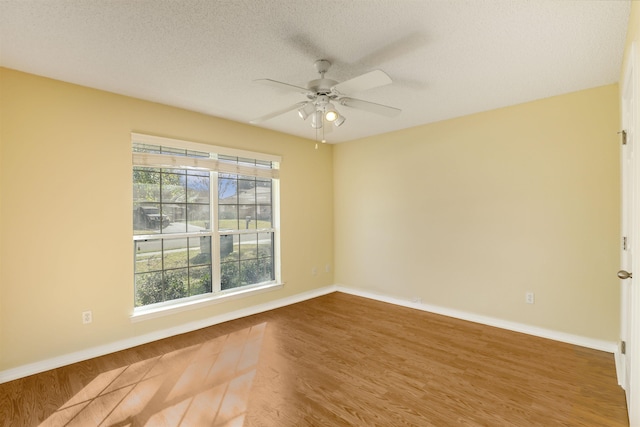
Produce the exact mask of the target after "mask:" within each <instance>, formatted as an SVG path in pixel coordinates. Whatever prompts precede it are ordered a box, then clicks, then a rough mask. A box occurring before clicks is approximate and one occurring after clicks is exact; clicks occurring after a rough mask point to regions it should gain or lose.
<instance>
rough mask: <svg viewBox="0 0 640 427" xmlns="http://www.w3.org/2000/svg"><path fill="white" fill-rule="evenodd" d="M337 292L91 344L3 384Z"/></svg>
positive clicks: (0, 377) (25, 368) (21, 370)
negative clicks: (107, 342)
mask: <svg viewBox="0 0 640 427" xmlns="http://www.w3.org/2000/svg"><path fill="white" fill-rule="evenodd" d="M335 291H336V287H335V286H326V287H323V288H319V289H314V290H311V291H308V292H303V293H300V294H296V295H292V296H290V297H286V298H281V299H277V300H275V301H270V302H267V303H264V304H259V305H255V306H252V307H247V308H243V309H240V310H236V311H232V312H229V313H224V314H220V315H218V316H213V317H209V318H206V319H202V320H198V321H195V322H189V323H185V324H183V325H180V326H176V327H173V328H169V329H163V330H160V331H156V332H151V333H148V334H145V335H140V336H137V337H132V338H127V339H124V340H120V341H116V342H112V343H109V344H104V345H100V346H97V347H91V348H88V349H85V350H80V351H76V352H73V353H68V354H64V355H61V356H57V357H53V358H50V359H46V360H42V361H39V362H35V363H29V364H26V365H22V366H18V367H16V368H12V369H7V370H5V371H0V384H2V383H5V382H9V381H13V380H16V379H19V378H24V377H27V376H29V375H34V374H37V373H40V372H44V371H48V370H50V369H56V368H60V367H62V366H66V365H70V364H72V363H77V362H81V361H83V360H88V359H92V358H94V357H99V356H104V355H106V354H110V353H114V352H116V351H121V350H126V349H128V348H132V347H136V346H138V345H142V344H147V343H150V342H153V341H157V340H161V339H164V338H168V337H172V336H174V335H180V334H184V333H187V332H192V331H195V330H198V329H202V328H206V327H209V326H213V325H217V324H219V323H223V322H228V321H230V320H235V319H239V318H241V317H246V316H251V315H253V314H258V313H262V312H264V311H269V310H273V309H276V308H280V307H284V306H287V305H291V304H295V303H298V302H302V301H306V300H309V299H312V298H316V297H319V296H322V295H326V294H330V293H332V292H335Z"/></svg>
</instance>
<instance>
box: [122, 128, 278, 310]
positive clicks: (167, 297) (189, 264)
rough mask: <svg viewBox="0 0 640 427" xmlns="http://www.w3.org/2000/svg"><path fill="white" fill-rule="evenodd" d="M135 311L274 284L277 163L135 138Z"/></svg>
mask: <svg viewBox="0 0 640 427" xmlns="http://www.w3.org/2000/svg"><path fill="white" fill-rule="evenodd" d="M132 144H133V244H134V260H135V273H134V275H135V278H134V283H135V286H134V288H135V296H134V306H135V307H136V310H140V309H145V308H150V307H153V308H156V307H171V306H174V305H175V304H182V303H184V302H192V301H200V300H203V299H210V298H214V297H218V296H222V295H228V294H232V293H235V292H237V291H238V290H243V291H244V290H247V289H252V288H256V287H261V286H264V285H269V284H277V283H278V282H279V277H278V276H279V255H278V252H279V251H278V229H277V212H278V204H277V201H278V166H279V160H280V159H279V157H277V156H271V155H266V154H260V153H251V152H246V151H240V150H234V149H229V148H224V147H215V146H209V145H204V144H196V143H190V142H186V141H178V140H172V139H167V138H159V137H152V136H148V135H140V134H133V135H132Z"/></svg>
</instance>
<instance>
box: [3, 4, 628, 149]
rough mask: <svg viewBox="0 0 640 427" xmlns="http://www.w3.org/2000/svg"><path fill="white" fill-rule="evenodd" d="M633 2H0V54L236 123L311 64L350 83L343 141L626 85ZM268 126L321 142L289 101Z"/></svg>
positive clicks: (255, 113)
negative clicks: (383, 81) (363, 103)
mask: <svg viewBox="0 0 640 427" xmlns="http://www.w3.org/2000/svg"><path fill="white" fill-rule="evenodd" d="M630 7H631V6H630V1H626V0H625V1H622V0H603V1H598V0H578V1H572V0H421V1H409V0H367V1H364V0H362V1H351V0H349V1H335V0H333V1H332V0H324V1H318V0H313V1H308V0H263V1H261V0H227V1H214V0H175V1H168V0H153V1H145V0H137V1H134V0H129V1H116V0H102V1H98V0H47V1H45V0H41V1H35V0H34V1H30V0H0V43H1V44H0V65H2V66H5V67H8V68H13V69H16V70H21V71H26V72H29V73H33V74H38V75H42V76H47V77H51V78H54V79H59V80H63V81H67V82H72V83H76V84H80V85H85V86H90V87H94V88H98V89H103V90H107V91H111V92H115V93H120V94H124V95H129V96H133V97H137V98H142V99H146V100H150V101H155V102H160V103H164V104H169V105H174V106H178V107H182V108H186V109H189V110H194V111H198V112H202V113H206V114H210V115H214V116H219V117H224V118H227V119H231V120H236V121H239V122H244V123H248V122H249V121H250V120H252V119H254V118H256V117H260V116H262V115H265V114H267V113H270V112H272V111H274V110H278V109H281V108H283V107H287V106H289V105H292V104H295V103H297V102H299V101H303V100H305V98H304V96H303V95H301V94H298V93H294V92H287V91H283V90H280V89H276V88H272V87H268V86H264V85H259V84H256V83H253V80H255V79H261V78H270V79H274V80H278V81H282V82H287V83H290V84H293V85H297V86H306V83H307V82H308V81H309V80H312V79H316V78H318V75H317V73H316V71H315V69H314V67H313V63H314V61H315V60H317V59H320V58H325V59H328V60H330V61H331V62H332V63H333V66H332V67H331V69H330V70H329V72H328V73H327V75H326V77H327V78H331V79H333V80H337V81H344V80H347V79H350V78H352V77H355V76H357V75H360V74H362V73H365V72H367V71H371V70H374V69H382V70H384V71H385V72H386V73H387V74H388V75H389V76H390V77H391V78H392V79H393V84H391V85H387V86H383V87H379V88H375V89H371V90H368V91H363V92H361V93H353V94H349V95H351V96H353V97H355V98H359V99H363V100H367V101H371V102H375V103H379V104H386V105H391V106H394V107H397V108H400V109H402V113H401V114H400V115H399V116H398V117H395V118H387V117H384V116H378V115H376V114H373V113H369V112H363V111H360V110H355V109H353V108H347V107H339V109H340V112H341V113H343V115H344V116H346V118H347V121H346V122H345V123H344V125H343V126H341V127H340V128H337V129H334V130H333V132H331V133H330V134H327V135H326V139H327V140H328V142H343V141H348V140H353V139H357V138H361V137H365V136H369V135H375V134H380V133H385V132H390V131H393V130H398V129H403V128H408V127H412V126H417V125H420V124H424V123H430V122H434V121H439V120H443V119H447V118H452V117H458V116H462V115H466V114H470V113H475V112H479V111H486V110H490V109H494V108H499V107H503V106H508V105H514V104H518V103H522V102H527V101H531V100H535V99H540V98H545V97H549V96H553V95H559V94H563V93H568V92H573V91H576V90H581V89H586V88H591V87H596V86H601V85H605V84H610V83H614V82H617V81H618V78H619V74H620V67H621V61H622V53H623V47H624V40H625V35H626V28H627V20H628V17H629V11H630ZM260 126H261V127H264V128H269V129H275V130H278V131H281V132H285V133H290V134H293V135H298V136H301V137H305V138H309V139H314V138H315V137H316V134H315V131H314V130H313V129H312V128H311V126H310V123H309V121H306V122H305V121H302V120H301V119H300V118H298V116H297V114H296V112H295V111H290V112H288V113H286V114H283V115H281V116H279V117H277V118H274V119H272V120H269V121H266V122H264V123H261V124H260Z"/></svg>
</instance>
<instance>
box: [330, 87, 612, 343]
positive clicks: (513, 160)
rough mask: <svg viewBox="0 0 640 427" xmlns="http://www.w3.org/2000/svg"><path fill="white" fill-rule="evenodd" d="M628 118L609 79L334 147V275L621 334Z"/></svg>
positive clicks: (530, 319)
mask: <svg viewBox="0 0 640 427" xmlns="http://www.w3.org/2000/svg"><path fill="white" fill-rule="evenodd" d="M618 126H619V107H618V86H617V85H610V86H605V87H599V88H595V89H591V90H585V91H581V92H577V93H572V94H568V95H563V96H558V97H554V98H549V99H544V100H540V101H536V102H531V103H527V104H523V105H517V106H513V107H509V108H504V109H499V110H495V111H490V112H486V113H481V114H476V115H472V116H467V117H462V118H458V119H453V120H448V121H443V122H439V123H434V124H430V125H425V126H421V127H417V128H412V129H408V130H404V131H400V132H393V133H389V134H386V135H381V136H377V137H372V138H366V139H363V140H359V141H354V142H349V143H345V144H340V145H338V146H336V147H335V149H334V182H335V188H334V194H335V196H334V205H335V214H334V217H335V257H336V276H335V279H336V283H339V284H342V285H345V286H349V287H354V288H358V289H362V290H366V291H370V292H377V293H382V294H386V295H390V296H396V297H401V298H407V299H410V298H414V297H419V298H422V301H423V302H424V303H427V304H432V305H437V306H441V307H444V308H450V309H456V310H462V311H465V312H469V313H474V314H479V315H485V316H490V317H494V318H499V319H504V320H507V321H512V322H519V323H523V324H527V325H531V326H536V327H542V328H548V329H551V330H555V331H560V332H566V333H571V334H576V335H580V336H585V337H590V338H594V339H602V340H609V341H617V340H618V337H619V298H620V296H619V283H618V280H617V279H616V276H615V272H616V270H617V267H618V265H619V263H618V256H619V249H618V241H619V217H620V208H619V206H620V196H619V185H620V183H619V173H620V172H619V157H618V156H619V145H618V144H619V143H618V136H617V135H616V132H617V131H618ZM527 291H533V292H535V296H536V301H535V304H533V305H528V304H525V292H527Z"/></svg>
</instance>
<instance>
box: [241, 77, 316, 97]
mask: <svg viewBox="0 0 640 427" xmlns="http://www.w3.org/2000/svg"><path fill="white" fill-rule="evenodd" d="M254 82H255V83H260V84H263V85H267V86H271V87H275V88H278V89H284V90H288V91H290V92H291V91H293V92H298V93H303V94H305V95H306V94H307V93H309V89H307V88H304V87H300V86H296V85H290V84H289V83H282V82H279V81H277V80H271V79H258V80H254Z"/></svg>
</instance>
